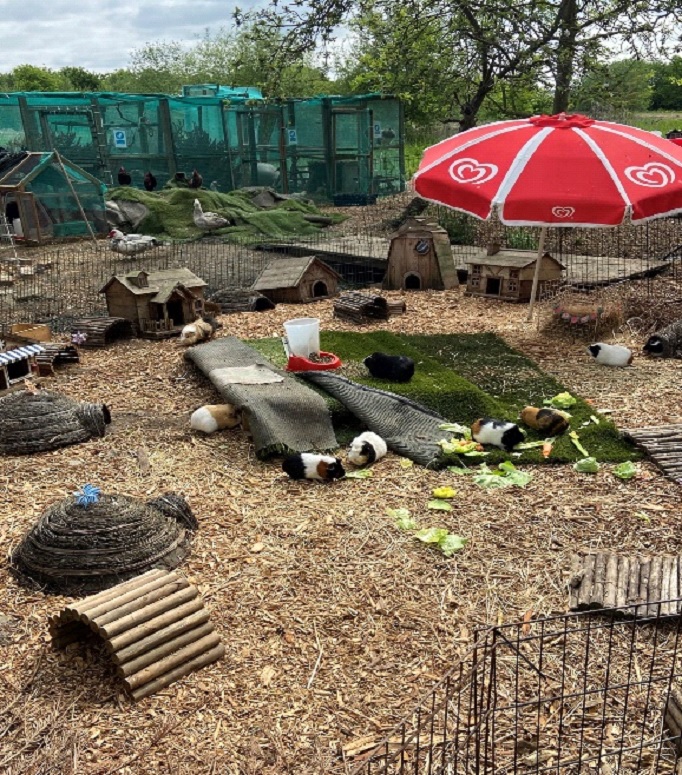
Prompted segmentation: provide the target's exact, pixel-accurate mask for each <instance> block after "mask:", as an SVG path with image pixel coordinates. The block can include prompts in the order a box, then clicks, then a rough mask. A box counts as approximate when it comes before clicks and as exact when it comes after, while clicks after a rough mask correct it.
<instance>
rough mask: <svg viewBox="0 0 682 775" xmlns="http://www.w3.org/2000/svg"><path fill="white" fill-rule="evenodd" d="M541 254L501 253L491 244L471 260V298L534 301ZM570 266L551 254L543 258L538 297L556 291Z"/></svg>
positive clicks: (515, 251)
mask: <svg viewBox="0 0 682 775" xmlns="http://www.w3.org/2000/svg"><path fill="white" fill-rule="evenodd" d="M537 257H538V254H537V253H536V252H535V251H533V250H500V248H499V245H491V246H490V247H489V248H488V249H487V250H484V251H481V252H480V253H479V254H478V255H477V256H474V257H473V258H470V259H467V261H466V263H467V264H468V265H469V275H468V277H467V287H466V291H465V295H467V296H486V297H488V298H493V299H504V300H505V301H530V297H531V291H532V288H533V275H534V273H535V264H536V261H537ZM565 269H566V267H565V266H564V265H563V264H562V263H561V262H560V261H557V259H556V258H554V257H553V256H551V255H550V254H549V253H545V254H544V255H543V256H542V263H541V265H540V275H539V277H538V290H537V298H538V299H541V298H542V297H543V296H546V295H548V294H549V293H551V292H554V291H556V289H558V287H559V285H560V284H561V280H562V272H563V271H564V270H565Z"/></svg>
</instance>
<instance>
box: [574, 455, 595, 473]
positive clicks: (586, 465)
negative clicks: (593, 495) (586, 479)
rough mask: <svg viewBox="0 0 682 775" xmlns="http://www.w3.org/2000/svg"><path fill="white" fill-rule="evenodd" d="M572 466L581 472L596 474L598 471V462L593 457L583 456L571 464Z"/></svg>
mask: <svg viewBox="0 0 682 775" xmlns="http://www.w3.org/2000/svg"><path fill="white" fill-rule="evenodd" d="M573 468H575V470H576V471H578V472H579V473H581V474H596V473H597V472H598V471H599V468H600V466H599V463H598V462H597V459H596V458H594V457H584V458H583V459H582V460H578V462H577V463H574V464H573Z"/></svg>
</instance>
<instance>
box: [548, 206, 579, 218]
mask: <svg viewBox="0 0 682 775" xmlns="http://www.w3.org/2000/svg"><path fill="white" fill-rule="evenodd" d="M573 213H575V207H553V208H552V215H553V216H554V217H555V218H570V217H571V216H572V215H573Z"/></svg>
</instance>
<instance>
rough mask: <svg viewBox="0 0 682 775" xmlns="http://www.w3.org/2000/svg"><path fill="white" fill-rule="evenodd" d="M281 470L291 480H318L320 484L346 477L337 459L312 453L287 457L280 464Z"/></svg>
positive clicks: (301, 453) (297, 453)
mask: <svg viewBox="0 0 682 775" xmlns="http://www.w3.org/2000/svg"><path fill="white" fill-rule="evenodd" d="M282 470H283V471H284V473H285V474H288V475H289V477H290V478H291V479H318V480H320V481H322V482H331V481H332V480H334V479H342V478H343V477H344V476H345V475H346V472H345V471H344V468H343V466H342V465H341V460H340V459H339V458H338V457H332V456H331V455H316V454H314V453H312V452H296V453H295V454H293V455H289V456H288V457H286V458H285V459H284V461H283V462H282Z"/></svg>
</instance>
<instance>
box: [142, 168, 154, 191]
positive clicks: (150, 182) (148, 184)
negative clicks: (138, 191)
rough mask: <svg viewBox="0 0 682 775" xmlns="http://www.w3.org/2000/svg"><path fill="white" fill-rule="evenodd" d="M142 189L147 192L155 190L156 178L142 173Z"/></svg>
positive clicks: (150, 174) (147, 173) (148, 173)
mask: <svg viewBox="0 0 682 775" xmlns="http://www.w3.org/2000/svg"><path fill="white" fill-rule="evenodd" d="M144 187H145V188H146V189H147V191H153V190H154V189H155V188H156V178H155V177H154V175H153V174H152V173H151V172H145V173H144Z"/></svg>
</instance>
